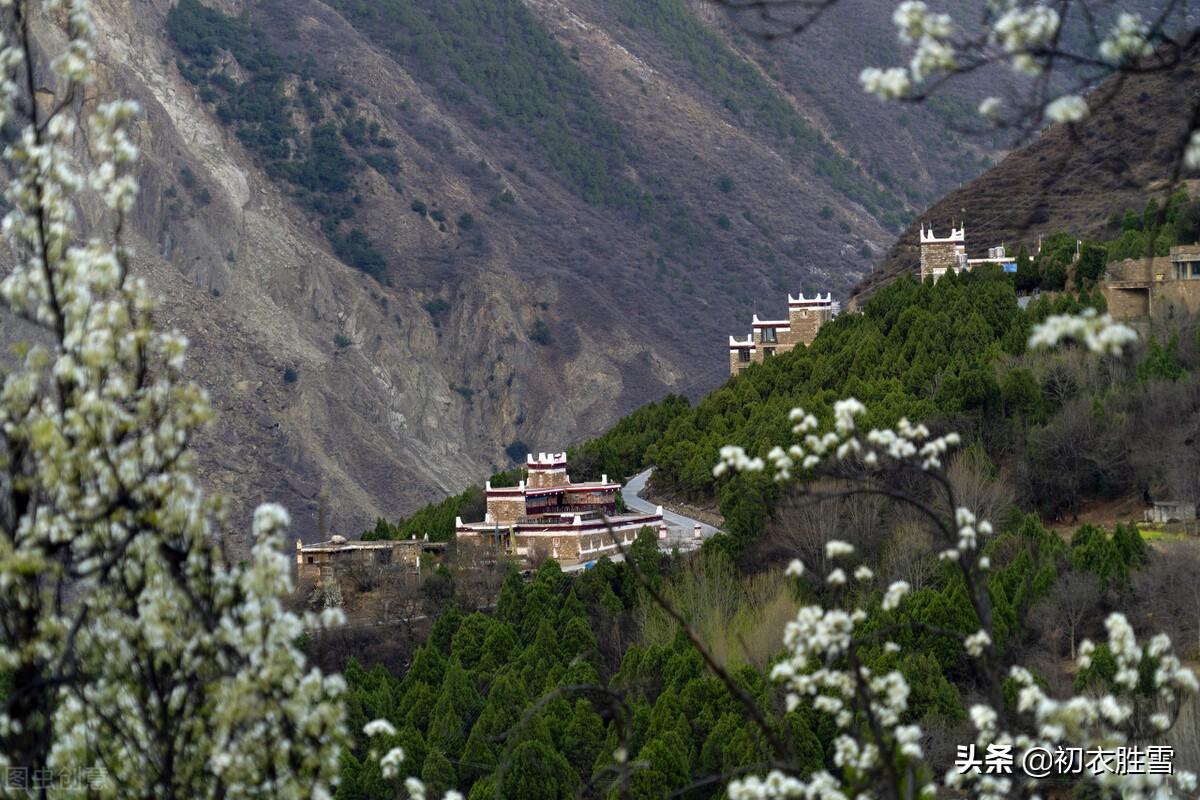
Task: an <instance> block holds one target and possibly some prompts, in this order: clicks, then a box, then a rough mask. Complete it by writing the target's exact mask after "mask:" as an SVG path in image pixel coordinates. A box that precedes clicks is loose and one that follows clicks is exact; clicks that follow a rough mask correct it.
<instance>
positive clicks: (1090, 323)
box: [1029, 308, 1137, 356]
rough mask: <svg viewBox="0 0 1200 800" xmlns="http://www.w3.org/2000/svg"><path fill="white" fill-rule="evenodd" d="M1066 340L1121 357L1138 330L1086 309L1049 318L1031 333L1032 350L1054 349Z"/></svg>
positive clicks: (1101, 352)
mask: <svg viewBox="0 0 1200 800" xmlns="http://www.w3.org/2000/svg"><path fill="white" fill-rule="evenodd" d="M1066 341H1076V342H1082V343H1083V344H1084V345H1085V346H1086V347H1087V348H1088V350H1091V351H1092V352H1093V353H1098V354H1101V355H1110V356H1119V355H1121V353H1122V352H1123V351H1124V349H1125V346H1126V345H1128V344H1132V343H1133V342H1136V341H1137V331H1135V330H1134V329H1133V328H1130V327H1129V326H1128V325H1124V324H1121V323H1119V322H1113V319H1112V317H1111V316H1109V315H1108V314H1099V313H1097V311H1096V309H1094V308H1085V309H1084V310H1083V313H1081V314H1055V315H1053V316H1050V317H1047V318H1046V319H1045V321H1044V322H1042V323H1041V324H1039V325H1037V326H1035V327H1034V329H1033V332H1032V333H1030V335H1029V349H1031V350H1038V349H1051V348H1054V347H1057V346H1059V345H1060V344H1062V343H1063V342H1066Z"/></svg>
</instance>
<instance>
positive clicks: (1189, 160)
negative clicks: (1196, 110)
mask: <svg viewBox="0 0 1200 800" xmlns="http://www.w3.org/2000/svg"><path fill="white" fill-rule="evenodd" d="M1183 164H1184V166H1185V167H1187V168H1188V169H1194V170H1200V131H1194V132H1193V133H1192V135H1191V136H1190V137H1189V138H1188V143H1187V149H1186V150H1184V152H1183Z"/></svg>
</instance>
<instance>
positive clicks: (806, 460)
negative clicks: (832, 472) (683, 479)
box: [712, 397, 961, 482]
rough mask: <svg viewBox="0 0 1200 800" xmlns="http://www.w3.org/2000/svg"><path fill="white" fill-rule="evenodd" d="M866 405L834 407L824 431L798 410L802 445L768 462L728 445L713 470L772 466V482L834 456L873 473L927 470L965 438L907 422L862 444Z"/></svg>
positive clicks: (771, 455) (777, 450)
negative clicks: (904, 466)
mask: <svg viewBox="0 0 1200 800" xmlns="http://www.w3.org/2000/svg"><path fill="white" fill-rule="evenodd" d="M866 411H867V409H866V406H864V405H863V404H862V403H861V402H859V401H858V400H856V399H854V398H852V397H851V398H847V399H844V400H839V401H837V402H836V403H834V406H833V417H834V424H833V429H832V430H827V431H825V432H824V433H822V432H821V431H820V427H821V426H820V423H819V421H818V420H817V418H816V417H815V416H814V415H812V414H810V413H808V412H807V411H805V410H804V409H803V408H794V409H792V411H791V412H790V414H789V415H788V418H789V420H790V421H791V422H792V423H793V425H792V432H793V433H794V434H796V435H797V436H799V437H802V438H801V439H800V441H798V442H796V443H795V444H792V445H790V446H789V447H787V448H786V449H785V448H784V447H782V446H778V445H777V446H775V447H773V448H771V450H770V452H768V453H767V457H766V459H765V460H764V459H762V458H758V457H753V458H752V457H751V456H750V455H749V454H747V453H746V451H745V449H744V448H742V447H738V446H736V445H726V446H724V447H722V448H721V450H720V452H719V456H720V460H719V461H718V462H717V463H716V465H715V466H713V470H712V473H713V476H714V477H717V478H719V477H721V476H723V475H726V474H727V473H729V472H731V471H732V472H762V471H763V470H765V469H766V467H767V464H768V463H769V464H770V465H771V467H772V468H773V472H772V477H773V479H774V480H776V481H778V482H785V481H788V480H791V479H792V477H793V474H794V471H795V469H796V467H797V466H799V467H800V468H801V469H803V470H812V469H814V468H815V467H817V465H819V464H820V463H821V462H822V461H823V460H825V459H826V458H828V457H830V456H833V457H835V458H836V460H837V461H839V462H841V461H849V460H850V459H858V461H859V462H860V463H861V464H862V465H863V466H865V467H867V468H868V469H879V468H883V467H884V466H886V465H887V464H888V463H889V462H900V461H905V460H909V459H912V458H914V457H916V458H917V459H919V461H920V464H921V467H922V468H923V469H926V470H930V469H937V468H940V467H941V466H942V458H943V456H945V454H946V453H947V452H948V451H949V450H950V449H951V448H952V447H957V446H958V444H959V443H960V442H961V439H960V437H959V435H958V434H957V433H953V432H951V433H948V434H946V435H944V436H937V437H931V436H930V433H929V429H928V428H926V427H925V426H924V425H921V424H915V425H914V424H913V423H911V422H909V421H908V419H901V420H900V422H898V423H897V424H896V427H895V429H891V428H885V429H875V428H873V429H871V430H870V431H868V432H867V433H866V435H865V436H863V437H862V438H861V439H860V438H859V437H858V436H857V435H856V434H857V431H858V418H859V417H861V416H863V415H864V414H866Z"/></svg>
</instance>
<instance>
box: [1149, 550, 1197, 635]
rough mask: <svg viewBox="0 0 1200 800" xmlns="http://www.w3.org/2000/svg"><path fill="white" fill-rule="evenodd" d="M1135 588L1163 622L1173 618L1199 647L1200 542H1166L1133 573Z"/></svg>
mask: <svg viewBox="0 0 1200 800" xmlns="http://www.w3.org/2000/svg"><path fill="white" fill-rule="evenodd" d="M1133 587H1134V591H1135V592H1136V593H1137V595H1138V597H1139V598H1140V599H1141V600H1142V601H1143V603H1144V604H1145V605H1146V606H1147V607H1148V611H1149V613H1151V614H1153V615H1154V616H1155V617H1158V618H1157V619H1155V622H1156V623H1157V624H1159V625H1160V626H1165V623H1166V622H1168V621H1170V620H1171V619H1174V620H1176V622H1177V624H1178V628H1179V629H1180V631H1182V632H1186V634H1185V635H1186V638H1185V641H1186V640H1190V642H1191V643H1192V644H1193V646H1194V647H1195V648H1196V650H1197V651H1200V543H1198V542H1196V541H1193V540H1187V541H1183V542H1173V543H1169V544H1166V545H1164V547H1163V549H1162V550H1161V551H1159V552H1156V553H1154V554H1153V556H1152V557H1151V559H1150V563H1149V564H1147V565H1146V566H1145V567H1143V568H1142V569H1141V570H1139V571H1138V573H1137V574H1136V575H1135V576H1134V580H1133Z"/></svg>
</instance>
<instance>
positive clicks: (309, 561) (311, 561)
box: [308, 556, 314, 564]
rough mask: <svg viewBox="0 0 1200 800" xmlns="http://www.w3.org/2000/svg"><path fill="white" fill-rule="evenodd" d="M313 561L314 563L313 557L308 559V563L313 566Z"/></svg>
mask: <svg viewBox="0 0 1200 800" xmlns="http://www.w3.org/2000/svg"><path fill="white" fill-rule="evenodd" d="M313 561H314V559H313V557H312V556H309V557H308V563H310V564H312V563H313Z"/></svg>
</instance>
